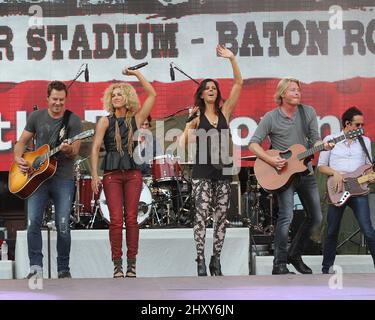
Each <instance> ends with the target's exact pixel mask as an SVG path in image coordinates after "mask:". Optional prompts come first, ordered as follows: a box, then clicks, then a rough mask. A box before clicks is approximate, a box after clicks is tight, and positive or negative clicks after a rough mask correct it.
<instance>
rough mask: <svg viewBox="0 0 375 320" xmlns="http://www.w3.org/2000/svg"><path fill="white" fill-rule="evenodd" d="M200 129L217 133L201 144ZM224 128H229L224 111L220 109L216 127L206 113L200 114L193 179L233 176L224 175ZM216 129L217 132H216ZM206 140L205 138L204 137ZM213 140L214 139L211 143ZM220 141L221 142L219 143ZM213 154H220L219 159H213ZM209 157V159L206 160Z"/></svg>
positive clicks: (220, 178) (227, 178) (229, 177)
mask: <svg viewBox="0 0 375 320" xmlns="http://www.w3.org/2000/svg"><path fill="white" fill-rule="evenodd" d="M199 129H201V130H204V131H206V132H207V131H209V130H212V129H213V130H212V132H214V133H215V135H216V134H217V136H215V138H213V139H214V140H212V138H211V137H210V136H211V134H210V136H209V137H208V138H207V142H206V143H202V144H200V141H199V140H200V138H199V131H198V130H199ZM223 129H227V130H229V127H228V123H227V120H226V119H225V117H224V115H223V113H222V112H221V111H219V114H218V124H217V127H216V128H215V127H214V126H213V125H212V124H211V123H210V122H209V121H208V119H207V117H206V116H205V115H204V114H201V115H200V118H199V126H198V128H197V138H196V143H197V152H196V156H195V164H194V166H193V173H192V178H193V179H211V180H231V179H232V176H230V175H223V165H222V164H221V160H220V158H221V150H222V146H221V144H222V143H223V142H222V141H221V138H220V136H221V135H220V132H221V130H223ZM215 130H216V132H215ZM204 140H205V139H204ZM211 141H213V142H212V143H211ZM217 142H219V143H217ZM211 154H216V155H218V156H219V159H217V157H216V159H211ZM200 156H201V157H202V160H201V161H202V163H200V159H199V158H200ZM206 159H207V160H206ZM218 160H219V161H218Z"/></svg>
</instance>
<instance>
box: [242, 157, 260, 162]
mask: <svg viewBox="0 0 375 320" xmlns="http://www.w3.org/2000/svg"><path fill="white" fill-rule="evenodd" d="M256 159H257V156H245V157H241V160H246V161H255V160H256Z"/></svg>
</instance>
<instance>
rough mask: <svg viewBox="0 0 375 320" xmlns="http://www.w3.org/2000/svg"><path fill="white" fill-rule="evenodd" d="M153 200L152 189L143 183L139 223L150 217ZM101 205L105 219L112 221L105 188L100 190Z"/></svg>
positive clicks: (141, 223)
mask: <svg viewBox="0 0 375 320" xmlns="http://www.w3.org/2000/svg"><path fill="white" fill-rule="evenodd" d="M151 202H152V195H151V191H150V189H149V188H148V187H147V185H146V184H145V183H144V182H143V184H142V192H141V196H140V198H139V204H138V217H137V221H138V225H139V226H141V225H143V224H144V223H145V222H146V221H147V220H148V219H149V217H150V212H151ZM99 207H100V211H101V213H102V216H103V218H104V220H105V221H107V222H108V223H110V221H111V220H110V217H109V209H108V206H107V200H106V198H105V194H104V190H102V191H101V192H100V197H99Z"/></svg>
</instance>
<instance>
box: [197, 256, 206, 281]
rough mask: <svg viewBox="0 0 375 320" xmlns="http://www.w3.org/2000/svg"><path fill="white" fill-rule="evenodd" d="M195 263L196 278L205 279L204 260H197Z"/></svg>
mask: <svg viewBox="0 0 375 320" xmlns="http://www.w3.org/2000/svg"><path fill="white" fill-rule="evenodd" d="M195 261H196V262H197V271H198V276H199V277H205V276H207V269H206V261H205V260H204V258H199V257H198V258H197V259H195Z"/></svg>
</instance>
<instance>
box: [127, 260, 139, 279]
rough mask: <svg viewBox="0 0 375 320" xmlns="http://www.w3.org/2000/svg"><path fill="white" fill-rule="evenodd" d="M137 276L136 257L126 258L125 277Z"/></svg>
mask: <svg viewBox="0 0 375 320" xmlns="http://www.w3.org/2000/svg"><path fill="white" fill-rule="evenodd" d="M136 276H137V273H136V259H135V258H134V259H128V267H127V269H126V277H127V278H135V277H136Z"/></svg>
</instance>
